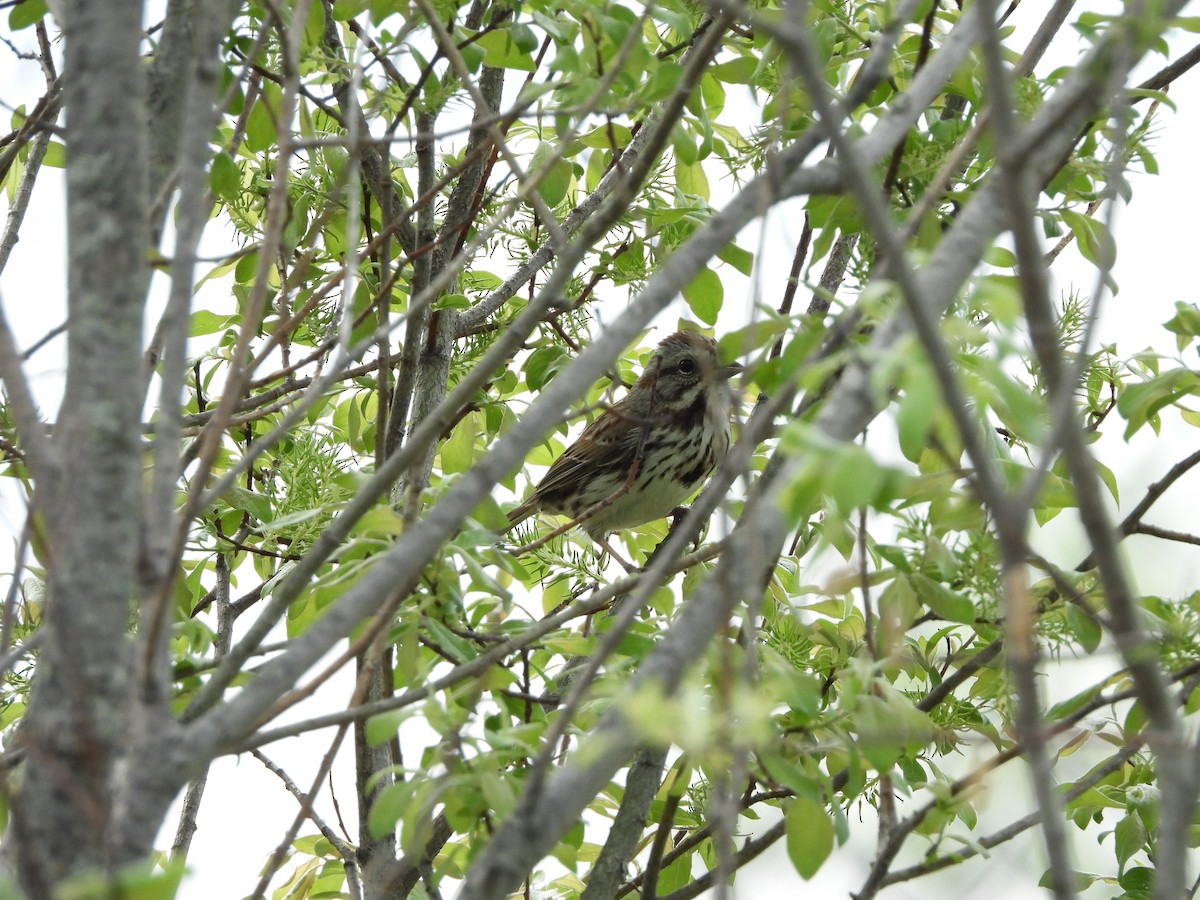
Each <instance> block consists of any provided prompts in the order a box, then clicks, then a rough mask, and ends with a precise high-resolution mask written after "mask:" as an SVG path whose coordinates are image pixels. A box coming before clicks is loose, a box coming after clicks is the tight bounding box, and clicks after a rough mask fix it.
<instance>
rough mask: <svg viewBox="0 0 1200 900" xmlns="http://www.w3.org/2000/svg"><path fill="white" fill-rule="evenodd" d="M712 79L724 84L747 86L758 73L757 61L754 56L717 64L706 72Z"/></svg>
mask: <svg viewBox="0 0 1200 900" xmlns="http://www.w3.org/2000/svg"><path fill="white" fill-rule="evenodd" d="M708 71H709V72H710V73H711V74H712V75H713V77H715V78H717V79H718V80H720V81H724V82H725V83H726V84H749V83H750V82H751V80H752V79H753V78H754V73H755V72H756V71H758V59H757V58H756V57H754V56H740V57H738V58H737V59H731V60H730V61H729V62H723V63H718V64H717V65H715V66H712V67H711V68H709V70H708Z"/></svg>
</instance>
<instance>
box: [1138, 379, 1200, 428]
mask: <svg viewBox="0 0 1200 900" xmlns="http://www.w3.org/2000/svg"><path fill="white" fill-rule="evenodd" d="M1198 386H1200V377H1198V376H1197V375H1196V373H1194V372H1192V371H1189V370H1188V369H1171V370H1170V371H1167V372H1163V373H1162V374H1161V375H1156V376H1154V377H1153V378H1151V379H1149V380H1148V381H1143V382H1141V383H1140V384H1133V385H1130V386H1129V387H1127V388H1125V390H1123V391H1121V395H1120V396H1119V397H1118V398H1117V411H1118V412H1119V413H1120V414H1121V415H1122V417H1124V419H1125V421H1127V422H1128V423H1129V424H1128V426H1126V428H1125V440H1129V438H1130V437H1132V436H1133V435H1134V433H1135V432H1137V430H1138V429H1139V428H1141V427H1142V426H1143V425H1145V424H1146V423H1147V422H1150V423H1151V424H1152V425H1153V426H1154V428H1155V431H1156V432H1157V430H1158V428H1157V424H1156V422H1155V417H1156V414H1157V413H1158V411H1159V410H1160V409H1162V408H1163V407H1164V406H1168V405H1170V404H1172V403H1174V402H1175V401H1176V400H1178V399H1179V398H1181V397H1185V396H1187V395H1188V394H1191V393H1194V392H1195V391H1196V389H1197V387H1198Z"/></svg>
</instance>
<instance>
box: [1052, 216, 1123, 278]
mask: <svg viewBox="0 0 1200 900" xmlns="http://www.w3.org/2000/svg"><path fill="white" fill-rule="evenodd" d="M1062 217H1063V221H1064V222H1066V223H1067V227H1068V228H1070V229H1071V232H1072V233H1073V234H1074V235H1075V240H1077V241H1078V242H1079V252H1080V253H1082V254H1083V258H1084V259H1086V260H1087V261H1088V262H1090V263H1092V264H1093V265H1096V266H1111V265H1112V264H1113V261H1114V260H1116V258H1117V244H1116V242H1115V241H1114V240H1113V237H1112V234H1110V233H1109V230H1108V229H1107V228H1106V227H1105V226H1104V223H1103V222H1100V221H1098V220H1097V219H1095V218H1093V217H1092V216H1085V215H1084V214H1083V213H1081V212H1076V211H1075V210H1073V209H1064V210H1063V211H1062Z"/></svg>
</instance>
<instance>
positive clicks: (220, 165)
mask: <svg viewBox="0 0 1200 900" xmlns="http://www.w3.org/2000/svg"><path fill="white" fill-rule="evenodd" d="M208 184H209V187H211V188H212V192H213V193H214V194H216V195H217V196H218V197H220V198H221V199H222V200H229V201H233V200H236V199H237V197H238V194H240V193H241V191H242V170H241V169H239V168H238V165H237V163H235V162H234V161H233V158H232V157H231V156H230V155H229V154H228V153H226V152H225V151H224V150H222V151H221V152H220V153H218V154H217V155H216V156H214V157H213V161H212V169H211V170H210V171H209V173H208Z"/></svg>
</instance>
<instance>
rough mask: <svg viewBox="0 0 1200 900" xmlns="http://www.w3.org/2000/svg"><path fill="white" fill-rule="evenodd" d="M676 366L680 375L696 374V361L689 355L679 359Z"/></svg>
mask: <svg viewBox="0 0 1200 900" xmlns="http://www.w3.org/2000/svg"><path fill="white" fill-rule="evenodd" d="M678 368H679V373H680V374H681V375H695V374H696V361H695V360H694V359H692V358H691V357H690V356H685V357H684V358H683V359H681V360H680V361H679V366H678Z"/></svg>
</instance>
